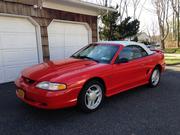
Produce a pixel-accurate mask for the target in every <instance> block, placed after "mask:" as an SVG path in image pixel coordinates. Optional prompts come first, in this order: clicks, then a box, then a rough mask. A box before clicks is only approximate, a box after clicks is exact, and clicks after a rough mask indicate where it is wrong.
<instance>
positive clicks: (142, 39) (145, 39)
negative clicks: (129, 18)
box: [125, 32, 151, 42]
mask: <svg viewBox="0 0 180 135" xmlns="http://www.w3.org/2000/svg"><path fill="white" fill-rule="evenodd" d="M135 37H137V38H138V42H150V40H151V39H150V37H149V36H148V35H147V34H146V33H145V32H140V33H138V34H136V35H135V36H132V37H128V38H125V40H134V39H135Z"/></svg>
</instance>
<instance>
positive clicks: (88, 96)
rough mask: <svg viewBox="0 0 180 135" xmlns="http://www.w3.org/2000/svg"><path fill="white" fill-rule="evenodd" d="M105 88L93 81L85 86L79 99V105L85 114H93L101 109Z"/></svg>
mask: <svg viewBox="0 0 180 135" xmlns="http://www.w3.org/2000/svg"><path fill="white" fill-rule="evenodd" d="M104 90H105V88H104V86H103V84H101V83H100V82H99V81H96V80H93V81H90V82H88V83H87V84H85V86H84V87H83V89H82V91H81V92H80V95H79V98H78V105H79V107H80V109H81V110H82V111H84V112H93V111H96V110H97V109H99V108H100V107H101V106H102V104H103V101H104Z"/></svg>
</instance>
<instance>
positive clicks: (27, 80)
mask: <svg viewBox="0 0 180 135" xmlns="http://www.w3.org/2000/svg"><path fill="white" fill-rule="evenodd" d="M22 78H23V81H24V82H25V83H26V84H33V83H35V81H34V80H32V79H29V78H26V77H22Z"/></svg>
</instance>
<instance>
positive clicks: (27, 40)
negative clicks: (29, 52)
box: [1, 33, 37, 49]
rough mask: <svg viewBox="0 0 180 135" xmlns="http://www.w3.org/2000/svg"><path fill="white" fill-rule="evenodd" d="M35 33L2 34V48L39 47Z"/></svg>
mask: <svg viewBox="0 0 180 135" xmlns="http://www.w3.org/2000/svg"><path fill="white" fill-rule="evenodd" d="M36 42H37V41H36V36H35V35H34V33H3V34H1V45H2V49H14V48H32V47H34V48H37V43H36Z"/></svg>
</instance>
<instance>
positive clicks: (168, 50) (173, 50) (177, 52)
mask: <svg viewBox="0 0 180 135" xmlns="http://www.w3.org/2000/svg"><path fill="white" fill-rule="evenodd" d="M164 51H165V53H175V54H180V48H169V49H165V50H164Z"/></svg>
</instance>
